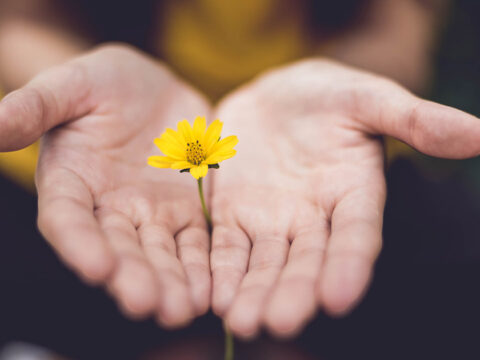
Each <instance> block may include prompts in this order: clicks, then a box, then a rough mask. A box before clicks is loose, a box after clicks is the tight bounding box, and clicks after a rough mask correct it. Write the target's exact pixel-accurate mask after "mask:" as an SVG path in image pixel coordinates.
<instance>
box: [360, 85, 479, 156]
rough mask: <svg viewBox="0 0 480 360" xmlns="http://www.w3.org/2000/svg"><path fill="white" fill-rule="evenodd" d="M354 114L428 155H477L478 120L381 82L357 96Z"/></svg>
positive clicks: (381, 132) (382, 132) (369, 124)
mask: <svg viewBox="0 0 480 360" xmlns="http://www.w3.org/2000/svg"><path fill="white" fill-rule="evenodd" d="M357 102H358V108H356V109H355V110H354V111H355V113H356V114H355V116H356V118H359V119H360V120H361V121H363V122H364V123H366V124H368V126H369V127H371V128H372V130H373V131H374V132H376V133H379V134H385V135H390V136H393V137H396V138H398V139H400V140H402V141H404V142H406V143H408V144H409V145H411V146H413V147H414V148H416V149H417V150H419V151H421V152H423V153H425V154H428V155H432V156H438V157H444V158H452V159H460V158H468V157H473V156H477V155H479V154H480V119H478V118H476V117H474V116H472V115H469V114H467V113H465V112H463V111H460V110H457V109H454V108H451V107H448V106H445V105H440V104H437V103H434V102H431V101H425V100H422V99H420V98H418V97H416V96H414V95H413V94H411V93H410V92H408V91H407V90H405V89H403V88H401V87H400V86H398V85H396V84H394V83H392V82H389V81H386V82H385V84H383V85H379V86H376V87H375V88H372V89H371V91H366V92H365V93H364V94H363V95H362V96H360V97H359V98H358V101H357Z"/></svg>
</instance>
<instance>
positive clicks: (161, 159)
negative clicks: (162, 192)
mask: <svg viewBox="0 0 480 360" xmlns="http://www.w3.org/2000/svg"><path fill="white" fill-rule="evenodd" d="M174 162H175V160H174V159H171V158H169V157H166V156H158V155H155V156H150V157H149V158H148V165H150V166H153V167H156V168H162V169H166V168H170V167H171V166H172V164H173V163H174Z"/></svg>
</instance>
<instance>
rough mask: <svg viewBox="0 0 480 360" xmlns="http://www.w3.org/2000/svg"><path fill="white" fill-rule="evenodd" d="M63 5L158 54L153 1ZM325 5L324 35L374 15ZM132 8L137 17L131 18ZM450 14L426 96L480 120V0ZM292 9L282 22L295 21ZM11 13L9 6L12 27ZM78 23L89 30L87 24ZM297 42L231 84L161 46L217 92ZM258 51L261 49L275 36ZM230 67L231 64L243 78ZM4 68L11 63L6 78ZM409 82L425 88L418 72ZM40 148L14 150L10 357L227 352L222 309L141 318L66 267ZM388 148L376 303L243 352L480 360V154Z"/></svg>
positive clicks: (373, 292)
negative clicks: (39, 173) (49, 216)
mask: <svg viewBox="0 0 480 360" xmlns="http://www.w3.org/2000/svg"><path fill="white" fill-rule="evenodd" d="M4 1H6V3H7V2H9V1H7V0H1V1H0V4H1V3H2V2H4ZM401 1H402V0H401ZM406 1H407V0H406ZM408 1H409V0H408ZM24 2H25V1H19V2H18V4H20V3H24ZM419 2H421V3H430V2H431V1H427V0H425V1H419ZM6 3H5V4H6ZM25 3H26V4H27V3H28V2H25ZM62 3H63V4H64V5H65V6H66V7H67V8H72V7H73V8H76V7H81V6H85V7H86V8H96V9H97V10H98V12H97V13H96V18H95V16H94V17H91V18H89V20H88V21H90V22H91V24H92V26H90V27H88V29H89V30H88V31H86V33H88V35H87V38H91V39H95V42H102V41H110V40H116V41H118V40H121V41H126V42H130V43H132V44H134V45H136V46H139V47H141V48H144V49H145V50H147V51H151V52H154V50H152V46H150V45H148V44H149V43H148V41H147V40H148V39H149V37H148V32H147V28H148V27H149V26H152V23H151V22H148V21H144V20H142V19H143V18H142V17H141V14H142V11H141V10H142V9H143V10H145V9H146V8H147V5H148V6H151V5H152V4H153V3H154V2H153V1H151V2H145V4H144V5H138V7H137V6H136V5H134V2H125V4H124V3H123V2H118V4H117V3H116V2H111V1H102V2H98V3H96V2H94V1H79V2H75V1H73V0H72V1H64V2H62ZM114 3H115V4H114ZM147 3H148V4H147ZM186 3H188V2H186V1H178V2H177V3H176V4H186ZM278 3H284V2H283V1H279V2H278ZM321 3H322V2H315V1H314V2H313V8H312V9H313V10H312V11H313V13H314V14H316V15H315V16H316V18H315V19H316V21H317V22H318V24H320V25H321V27H322V30H321V31H319V33H321V34H333V33H335V34H337V32H338V31H342V30H341V29H343V28H345V27H346V26H347V24H351V23H354V22H355V21H357V20H356V19H357V16H360V15H358V14H362V11H366V10H365V7H364V6H363V5H362V6H361V5H359V4H360V3H361V2H358V1H338V4H339V5H338V6H337V5H328V6H325V5H322V4H321ZM336 3H337V2H336ZM0 6H1V5H0ZM172 6H173V5H172ZM178 6H180V5H178ZM143 7H145V9H144V8H143ZM0 9H1V7H0ZM22 9H23V10H22V11H23V12H22V14H27V15H28V16H27V15H26V16H27V18H30V17H31V16H32V14H31V13H35V11H36V10H35V8H34V7H32V10H31V11H29V10H28V9H29V7H28V6H26V7H25V8H22ZM25 9H27V10H25ZM135 9H136V10H135ZM174 10H175V9H173V10H172V11H174ZM111 11H116V12H118V14H117V15H118V16H113V17H111V18H110V19H109V20H108V21H109V23H108V24H107V25H105V26H104V27H100V26H99V25H98V24H99V20H100V19H102V18H105V17H108V13H109V12H111ZM259 11H260V10H259ZM315 11H316V12H315ZM329 12H330V16H329V15H328V14H329ZM5 14H6V13H4V15H5ZM125 14H129V15H130V16H131V17H133V19H131V20H130V22H126V20H125V19H124V18H123V16H125ZM332 14H333V15H332ZM441 14H442V21H441V24H440V25H438V26H437V28H436V29H437V30H436V36H435V42H434V45H435V46H432V57H433V59H434V62H433V64H431V65H430V66H429V67H428V72H429V75H428V81H427V82H426V84H427V85H426V86H423V85H422V86H419V88H418V91H419V92H420V93H422V94H423V95H424V96H425V97H427V98H429V99H431V100H434V101H437V102H440V103H443V104H446V105H450V106H454V107H456V108H459V109H462V110H464V111H467V112H469V113H472V114H474V115H476V116H480V101H479V99H478V94H480V60H479V59H480V23H479V22H478V14H480V2H479V1H477V0H456V1H452V2H451V3H450V4H449V5H448V6H445V7H443V8H442V10H441ZM290 15H291V17H293V15H292V14H291V13H290ZM291 17H290V16H287V17H286V18H282V17H280V18H279V19H280V20H278V19H277V21H287V22H288V24H290V22H291V21H293V20H291ZM5 19H6V18H5V16H4V17H2V15H1V14H0V25H1V21H6V20H5ZM63 21H66V22H68V21H70V20H65V19H64V20H63ZM80 22H81V21H79V20H78V23H80ZM166 23H168V20H165V24H166ZM184 24H185V23H184ZM72 26H78V28H79V29H80V28H81V29H84V28H85V27H84V26H83V25H81V24H78V25H77V23H75V22H74V25H72ZM185 26H187V27H188V26H189V25H185ZM192 26H193V25H192ZM291 26H293V25H292V24H290V25H288V26H285V28H286V29H290V28H291ZM1 31H2V27H1V26H0V49H1V50H0V51H2V52H3V54H4V55H3V56H4V57H5V58H2V55H1V54H0V68H1V67H2V64H3V65H5V64H6V65H5V66H8V64H9V63H8V61H9V59H8V56H7V55H5V50H4V49H5V48H2V47H1V44H2V35H1V34H2V32H1ZM79 31H80V30H79ZM82 31H83V30H82ZM285 31H287V30H285ZM292 31H293V30H292ZM311 31H312V32H313V31H314V30H311ZM183 33H185V35H183ZM182 36H188V31H187V30H182V29H179V30H178V31H177V33H175V34H173V35H172V38H174V39H175V37H178V39H180V40H181V39H182ZM292 36H293V35H292ZM139 39H140V40H139ZM178 39H177V40H178ZM282 39H283V38H282ZM285 39H286V40H282V41H280V40H279V43H278V45H275V46H274V45H269V46H272V48H271V54H272V53H273V54H275V53H276V54H277V55H278V54H280V55H278V56H274V57H268V56H267V57H265V60H262V61H259V63H255V64H254V65H248V66H247V65H245V66H243V67H242V66H240V65H242V64H240V65H238V64H233V65H236V66H237V67H238V68H242V69H244V70H242V71H240V70H239V71H238V72H237V73H236V74H235V75H231V78H230V79H229V81H226V80H222V79H224V77H222V74H221V73H218V74H216V73H210V72H208V71H204V72H202V71H201V70H199V69H198V68H195V67H193V68H191V67H188V66H184V65H183V64H181V63H178V62H176V60H175V59H177V58H178V56H179V55H178V54H179V53H178V52H176V51H177V50H175V49H172V48H171V47H169V45H168V44H169V41H170V40H168V39H167V40H165V41H164V42H163V43H162V44H164V46H163V48H162V49H163V52H162V51H159V53H160V54H161V55H162V58H163V59H164V60H165V61H167V62H169V63H170V64H171V66H172V67H173V68H175V70H176V71H177V72H179V73H180V74H182V75H183V76H185V77H187V78H189V79H190V80H191V81H192V82H193V83H194V84H196V85H197V86H198V87H200V88H201V89H202V90H203V91H205V92H206V93H208V94H209V95H210V97H211V98H212V99H213V100H215V99H218V98H220V97H221V96H222V94H224V93H225V92H227V91H228V90H230V89H231V88H233V87H235V86H236V85H238V84H239V83H242V82H243V81H245V80H247V79H249V78H250V77H252V76H254V75H255V74H256V73H258V72H259V71H261V70H262V69H264V68H268V67H269V66H271V65H275V64H279V63H284V62H287V61H291V60H294V59H295V58H297V57H299V54H301V50H299V49H297V45H298V44H297V43H296V42H295V41H293V40H291V37H290V36H287V37H286V38H285ZM288 39H290V40H288ZM333 39H335V37H333ZM180 40H179V41H180ZM270 40H271V38H270ZM171 41H172V42H174V41H176V40H171ZM412 41H413V40H412ZM289 42H290V43H289ZM180 43H181V41H180ZM269 43H270V42H269ZM292 44H294V45H292ZM295 44H296V45H295ZM322 44H326V45H322V46H324V47H322V49H324V53H325V54H329V53H333V52H334V51H332V50H331V46H332V44H335V41H331V40H330V38H329V37H328V36H326V35H325V41H324V42H323V43H322ZM24 45H25V46H30V45H29V44H28V43H26V44H24ZM172 46H173V45H172ZM188 46H192V50H191V51H196V50H195V49H197V48H196V47H200V45H198V44H196V43H194V44H193V45H188V44H186V45H185V44H184V47H188ZM256 46H257V47H258V49H260V50H258V49H257V50H258V51H261V49H262V48H265V46H266V45H264V44H262V43H258V44H256ZM302 46H303V45H302ZM168 49H170V51H167V50H168ZM275 49H276V50H275ZM292 49H294V50H292ZM218 54H219V55H218ZM218 54H217V55H218V56H224V57H225V59H226V60H225V63H228V53H227V52H223V53H222V52H221V49H220V50H219V53H218ZM253 54H255V52H253ZM282 54H283V55H282ZM212 56H213V55H212ZM272 56H273V55H272ZM340 57H341V56H340ZM2 61H3V63H2ZM239 61H241V59H240V60H239ZM244 62H245V63H248V61H247V60H245V61H244ZM21 63H22V62H21V61H19V66H21ZM229 66H231V64H230V65H225V68H224V69H223V70H222V71H223V72H224V73H225V72H227V73H231V70H230V68H229ZM4 69H5V67H4ZM3 72H5V70H3ZM231 74H233V73H231ZM1 75H2V72H1V70H0V79H2V77H1ZM25 76H27V75H25ZM392 76H393V75H392ZM206 78H208V79H214V80H212V81H205V80H204V79H206ZM399 81H400V80H399ZM406 83H407V84H406V85H409V84H412V86H411V88H414V89H415V87H416V84H415V82H414V81H413V82H411V81H410V80H408V81H406ZM0 84H1V82H0ZM202 84H206V85H202ZM3 86H4V89H5V91H4V92H7V91H8V90H11V89H9V86H10V87H12V88H13V87H14V86H13V85H9V83H8V81H6V82H5V84H3ZM415 90H417V89H415ZM36 151H37V150H36V146H33V147H31V148H29V149H27V150H23V151H21V152H18V153H15V154H2V155H0V168H1V169H2V170H3V175H2V176H1V177H0V198H1V199H2V200H1V201H0V226H1V241H0V360H11V359H61V358H65V359H167V360H168V359H185V360H187V359H191V360H197V359H198V360H203V359H220V358H221V354H222V341H223V332H222V326H221V321H220V320H219V319H218V318H216V317H214V316H213V315H212V314H208V315H207V316H204V317H202V318H200V319H198V320H196V321H195V323H194V324H193V325H192V326H191V327H189V328H188V329H184V330H180V331H164V330H162V329H160V328H159V327H158V326H157V325H156V324H155V323H154V322H153V321H150V320H147V321H142V322H133V321H130V320H128V319H126V318H125V317H124V316H123V315H122V314H121V313H120V312H119V311H118V310H117V307H116V305H115V304H114V302H113V301H112V300H111V299H110V298H109V297H108V295H106V294H105V293H104V292H103V290H101V289H96V288H91V287H88V286H86V285H84V284H83V283H82V282H80V280H79V279H78V278H77V277H76V276H75V275H74V274H73V273H71V272H70V271H69V270H68V269H66V268H65V267H64V266H63V265H62V263H61V262H60V261H59V260H58V259H57V257H56V256H55V255H54V253H53V251H52V250H51V249H50V248H49V247H48V246H47V244H46V243H45V241H44V240H43V239H42V238H41V236H40V235H39V233H38V231H37V229H36V225H35V220H36V198H35V195H34V190H33V186H32V176H33V175H32V174H33V168H34V163H35V158H36ZM387 153H388V155H389V161H388V166H387V181H388V200H387V205H386V211H385V225H384V244H385V245H384V249H383V251H382V254H381V256H380V259H379V261H378V263H377V266H376V275H375V278H374V280H373V283H372V285H371V288H370V290H369V292H368V293H367V295H366V297H365V298H364V300H363V301H362V302H361V304H360V305H359V306H358V307H357V308H356V309H355V310H354V311H353V312H352V313H351V314H350V315H348V316H347V317H345V318H342V319H331V318H328V317H326V316H325V315H323V314H321V313H320V314H319V315H318V316H317V318H316V319H315V321H313V322H312V323H311V324H310V325H309V326H308V327H307V328H306V330H305V331H304V332H303V333H302V334H301V335H300V336H299V337H298V338H297V339H295V340H292V341H287V342H285V341H283V342H279V341H275V340H274V339H271V338H269V337H268V336H267V335H263V336H262V337H261V338H260V339H258V340H255V341H253V342H249V343H241V344H240V345H239V348H238V354H239V357H238V358H239V359H300V360H302V359H305V360H310V359H327V360H334V359H352V360H354V359H396V358H408V359H433V358H454V359H478V358H480V343H479V342H478V339H479V324H480V309H479V304H480V290H479V289H478V284H479V281H478V279H479V276H480V221H479V219H480V159H470V160H465V161H448V160H438V159H433V158H430V157H427V156H423V155H420V154H418V153H415V152H413V151H412V150H409V149H407V148H406V147H405V146H404V145H402V144H399V143H396V142H393V141H391V140H388V141H387ZM50 352H51V353H50ZM25 354H29V355H28V356H30V357H28V356H27V355H25ZM52 354H57V355H52ZM22 356H24V357H22Z"/></svg>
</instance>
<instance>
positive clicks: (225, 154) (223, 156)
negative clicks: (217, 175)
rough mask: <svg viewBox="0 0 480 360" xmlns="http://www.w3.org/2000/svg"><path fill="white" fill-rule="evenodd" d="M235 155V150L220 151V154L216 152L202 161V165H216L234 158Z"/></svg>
mask: <svg viewBox="0 0 480 360" xmlns="http://www.w3.org/2000/svg"><path fill="white" fill-rule="evenodd" d="M236 153H237V150H229V151H222V152H219V151H217V152H215V153H213V154H212V155H210V156H209V157H208V158H207V159H206V160H204V161H203V163H204V164H207V165H212V164H218V163H219V162H221V161H223V160H227V159H230V158H232V157H234V156H235V154H236Z"/></svg>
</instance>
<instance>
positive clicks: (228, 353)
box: [223, 324, 234, 360]
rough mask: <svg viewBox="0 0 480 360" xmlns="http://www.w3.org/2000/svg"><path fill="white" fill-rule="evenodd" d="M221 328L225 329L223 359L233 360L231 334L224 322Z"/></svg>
mask: <svg viewBox="0 0 480 360" xmlns="http://www.w3.org/2000/svg"><path fill="white" fill-rule="evenodd" d="M223 330H224V331H225V357H224V359H225V360H233V355H234V352H233V350H234V342H233V335H232V333H231V332H230V331H229V330H228V328H227V327H226V325H225V324H223Z"/></svg>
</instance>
